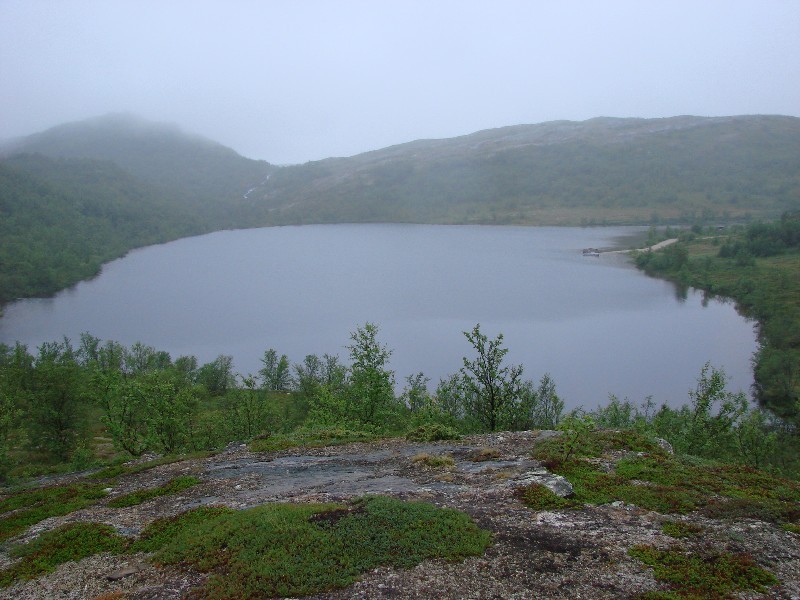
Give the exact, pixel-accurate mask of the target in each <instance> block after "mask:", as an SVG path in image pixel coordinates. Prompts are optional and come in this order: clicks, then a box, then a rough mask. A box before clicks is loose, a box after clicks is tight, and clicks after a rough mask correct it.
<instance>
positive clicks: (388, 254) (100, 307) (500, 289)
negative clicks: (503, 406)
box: [0, 225, 756, 408]
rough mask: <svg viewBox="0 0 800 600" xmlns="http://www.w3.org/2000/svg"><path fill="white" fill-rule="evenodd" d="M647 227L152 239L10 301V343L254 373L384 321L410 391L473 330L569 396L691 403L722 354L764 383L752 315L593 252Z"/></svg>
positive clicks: (735, 370) (745, 375)
mask: <svg viewBox="0 0 800 600" xmlns="http://www.w3.org/2000/svg"><path fill="white" fill-rule="evenodd" d="M635 231H637V230H635V229H631V228H526V227H482V226H429V225H321V226H303V227H277V228H267V229H250V230H240V231H223V232H217V233H212V234H209V235H204V236H199V237H194V238H188V239H183V240H179V241H176V242H171V243H169V244H163V245H160V246H152V247H149V248H144V249H141V250H136V251H134V252H131V253H130V254H129V255H128V256H126V257H125V258H122V259H120V260H117V261H114V262H112V263H109V264H107V265H106V266H105V267H104V268H103V271H102V273H101V274H100V275H99V276H98V277H97V278H95V279H94V280H92V281H87V282H83V283H80V284H78V285H77V286H75V287H74V288H72V289H70V290H67V291H64V292H62V293H60V294H59V295H57V296H56V297H54V298H49V299H34V300H23V301H19V302H16V303H14V304H11V305H9V306H7V307H6V311H5V316H3V317H2V318H0V341H2V342H5V343H13V342H14V341H17V340H19V341H21V342H23V343H26V344H28V346H29V347H30V348H33V347H35V346H37V345H38V344H40V343H41V342H43V341H53V340H59V339H61V338H62V337H63V336H67V337H69V338H71V339H72V340H73V341H74V342H77V341H78V338H79V335H80V333H81V332H83V331H88V332H90V333H92V334H93V335H95V336H97V337H99V338H101V339H104V340H105V339H113V340H117V341H119V342H121V343H123V344H125V345H130V344H132V343H134V342H136V341H141V342H144V343H146V344H148V345H151V346H154V347H156V348H157V349H159V350H166V351H168V352H169V353H170V354H171V355H172V357H173V358H177V357H178V356H180V355H189V354H194V355H195V356H197V357H198V359H199V360H200V362H201V363H204V362H208V361H211V360H213V359H214V358H215V357H216V356H217V355H219V354H229V355H232V356H233V357H234V365H235V368H236V370H237V371H238V372H240V373H243V374H247V373H255V372H257V371H258V369H259V368H260V366H261V364H260V359H261V357H262V356H263V353H264V351H265V350H266V349H268V348H275V349H276V350H278V352H279V353H285V354H287V355H288V356H289V359H290V360H291V361H292V362H300V361H302V359H303V357H304V356H305V355H306V354H312V353H313V354H319V355H322V354H323V353H329V354H339V355H340V356H341V357H342V359H344V360H345V361H346V359H347V350H346V349H345V346H346V345H347V344H348V343H349V333H350V332H351V331H353V330H355V328H356V327H357V326H359V325H361V324H363V323H365V322H367V321H370V322H373V323H376V324H378V325H379V327H380V340H381V341H382V342H383V343H384V344H385V345H387V346H388V347H389V348H391V349H393V355H392V361H391V367H392V368H393V369H394V370H395V372H396V374H397V380H398V383H400V384H402V382H403V380H404V378H405V377H406V376H407V375H410V374H412V373H416V372H418V371H423V372H424V373H425V374H426V375H427V376H429V377H431V380H432V381H431V384H430V387H431V389H433V388H435V386H436V383H437V382H438V380H439V378H440V377H444V376H446V375H448V374H450V373H455V372H456V371H457V370H458V369H459V367H460V366H461V357H462V356H465V355H468V356H471V355H472V352H471V347H470V346H469V344H468V342H467V341H466V339H465V337H464V335H463V333H462V332H463V331H465V330H470V329H472V327H473V326H474V325H475V323H480V324H481V328H482V331H483V332H484V333H486V334H487V335H489V336H491V337H494V336H495V335H496V334H498V333H501V332H502V333H503V334H504V335H505V342H506V346H507V347H508V348H509V353H508V355H507V359H508V360H509V361H510V362H511V363H514V364H523V365H524V366H525V374H526V376H527V377H528V378H530V379H534V380H537V381H538V379H539V377H540V376H541V375H542V374H544V373H545V372H549V373H550V374H551V375H552V376H553V378H554V380H555V382H556V385H557V389H558V392H559V394H560V395H561V396H562V398H564V400H565V402H566V403H567V406H568V407H575V406H578V405H583V406H585V407H587V408H594V407H595V406H597V405H598V404H600V403H604V402H605V401H606V400H607V398H608V395H609V394H610V393H613V394H616V395H617V396H619V397H621V398H623V397H628V398H630V399H631V400H634V401H637V402H638V401H641V400H643V399H644V398H645V397H646V396H649V395H652V396H653V398H654V400H655V401H656V402H658V403H662V402H668V403H670V404H672V405H679V404H681V403H683V402H685V401H686V400H687V391H688V390H689V389H692V388H694V385H695V383H696V379H697V376H698V374H699V373H700V370H701V368H702V367H703V364H704V363H705V362H706V361H711V363H712V364H713V365H714V366H716V367H721V368H724V369H725V371H726V372H727V373H728V375H729V376H730V377H731V383H730V384H729V389H731V390H734V391H738V390H743V391H747V390H748V389H749V386H750V385H751V384H752V372H751V369H750V359H751V356H752V354H753V352H754V351H755V349H756V342H755V333H754V330H753V324H752V323H751V322H748V321H746V320H745V319H743V318H742V317H741V316H739V315H738V314H737V313H736V311H735V310H734V308H733V306H732V305H731V304H725V303H721V302H718V301H710V302H708V303H704V302H703V301H702V294H701V293H699V292H695V291H691V290H690V291H689V293H688V295H687V296H686V297H685V298H680V297H679V295H677V294H676V291H675V288H674V286H673V285H672V284H670V283H667V282H664V281H660V280H657V279H652V278H649V277H646V276H644V275H642V274H641V273H640V272H638V271H637V270H635V269H634V268H633V267H632V266H630V264H629V262H628V260H627V258H625V257H624V255H612V254H604V255H602V256H601V257H600V258H589V257H583V256H581V249H582V248H584V247H604V246H610V245H613V244H614V243H615V240H616V239H617V238H618V237H619V236H623V235H626V234H627V235H629V234H631V233H633V232H635Z"/></svg>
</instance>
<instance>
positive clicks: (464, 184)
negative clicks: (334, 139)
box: [256, 116, 800, 225]
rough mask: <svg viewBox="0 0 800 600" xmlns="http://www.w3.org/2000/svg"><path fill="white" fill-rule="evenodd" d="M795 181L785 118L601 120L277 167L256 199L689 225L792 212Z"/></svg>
mask: <svg viewBox="0 0 800 600" xmlns="http://www.w3.org/2000/svg"><path fill="white" fill-rule="evenodd" d="M799 173H800V119H797V118H794V117H782V116H743V117H691V116H682V117H672V118H665V119H617V118H596V119H591V120H589V121H583V122H571V121H553V122H549V123H542V124H538V125H517V126H511V127H503V128H500V129H491V130H486V131H479V132H476V133H473V134H469V135H465V136H460V137H456V138H450V139H442V140H418V141H414V142H409V143H407V144H400V145H397V146H391V147H389V148H385V149H382V150H376V151H372V152H367V153H364V154H359V155H357V156H353V157H349V158H331V159H326V160H321V161H316V162H312V163H307V164H305V165H299V166H294V167H286V168H283V169H280V170H278V171H276V172H275V173H274V174H273V176H272V177H270V179H269V182H268V185H266V186H264V188H263V190H259V194H258V195H256V196H257V197H259V198H261V200H262V204H261V208H262V210H263V209H264V208H266V210H268V211H269V213H270V215H269V216H270V217H271V218H272V219H273V220H276V221H277V222H313V221H314V220H319V221H322V222H335V221H337V220H347V221H362V220H364V221H372V220H377V221H380V220H385V221H412V222H435V223H518V224H537V225H554V224H555V225H557V224H569V225H581V224H604V223H605V224H643V223H652V222H661V223H667V222H669V223H679V222H683V223H692V222H696V221H700V220H706V221H707V220H729V219H742V218H764V217H767V218H770V217H774V216H777V215H779V214H781V213H782V212H783V211H785V210H792V209H796V208H798V207H800V175H799ZM264 216H265V217H266V216H267V215H266V214H265V215H264ZM309 219H311V220H309Z"/></svg>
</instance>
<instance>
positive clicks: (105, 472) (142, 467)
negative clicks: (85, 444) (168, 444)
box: [86, 450, 215, 479]
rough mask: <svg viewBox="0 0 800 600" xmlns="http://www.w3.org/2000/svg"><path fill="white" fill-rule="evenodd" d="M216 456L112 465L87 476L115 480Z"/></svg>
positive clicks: (201, 454)
mask: <svg viewBox="0 0 800 600" xmlns="http://www.w3.org/2000/svg"><path fill="white" fill-rule="evenodd" d="M214 454H215V453H214V452H210V451H205V450H204V451H199V452H192V453H190V454H181V455H172V456H161V457H159V458H155V459H153V460H148V461H146V462H142V463H139V464H135V465H123V464H118V465H110V466H108V467H105V468H103V469H100V470H99V471H95V472H94V473H90V474H89V475H87V476H86V479H115V478H117V477H120V476H123V475H136V474H137V473H142V472H143V471H147V470H149V469H153V468H155V467H160V466H162V465H171V464H172V463H176V462H180V461H182V460H191V459H197V458H208V457H209V456H213V455H214Z"/></svg>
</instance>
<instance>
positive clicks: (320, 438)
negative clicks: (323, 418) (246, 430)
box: [248, 427, 376, 452]
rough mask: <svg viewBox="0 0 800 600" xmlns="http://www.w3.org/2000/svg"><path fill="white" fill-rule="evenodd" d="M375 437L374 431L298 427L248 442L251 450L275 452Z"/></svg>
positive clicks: (349, 442) (366, 440)
mask: <svg viewBox="0 0 800 600" xmlns="http://www.w3.org/2000/svg"><path fill="white" fill-rule="evenodd" d="M375 439H376V436H375V434H374V433H370V432H366V431H352V430H350V429H343V428H339V427H333V428H325V429H300V430H297V431H293V432H292V433H288V434H277V435H270V436H268V437H266V438H261V439H254V440H253V441H252V442H250V443H249V444H248V448H249V450H250V451H251V452H276V451H278V450H287V449H289V448H322V447H325V446H337V445H342V444H352V443H354V442H371V441H373V440H375Z"/></svg>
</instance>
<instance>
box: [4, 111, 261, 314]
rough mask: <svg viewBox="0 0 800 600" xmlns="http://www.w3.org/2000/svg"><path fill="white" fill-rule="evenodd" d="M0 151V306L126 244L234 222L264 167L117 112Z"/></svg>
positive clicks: (40, 291) (54, 284) (89, 272)
mask: <svg viewBox="0 0 800 600" xmlns="http://www.w3.org/2000/svg"><path fill="white" fill-rule="evenodd" d="M2 156H3V157H4V158H3V159H2V160H0V216H2V220H0V305H2V304H3V303H5V302H8V301H10V300H13V299H15V298H21V297H30V296H46V295H50V294H53V293H55V292H57V291H59V290H61V289H63V288H65V287H68V286H69V285H72V284H74V283H76V282H77V281H80V280H81V279H85V278H87V277H91V276H93V275H96V274H97V273H98V272H99V270H100V267H101V265H102V264H103V263H104V262H107V261H109V260H112V259H114V258H118V257H120V256H122V255H124V254H125V253H126V252H128V251H129V250H131V249H133V248H137V247H140V246H146V245H150V244H155V243H160V242H165V241H169V240H174V239H177V238H180V237H185V236H187V235H194V234H198V233H205V232H209V231H213V230H216V229H223V228H227V227H233V226H240V225H242V223H241V222H234V221H233V220H232V211H231V200H232V199H234V198H241V197H242V196H243V195H244V194H245V193H246V191H247V190H248V189H250V188H251V187H253V186H254V185H255V184H257V183H259V182H261V181H263V180H264V178H265V177H267V175H268V174H269V172H270V171H271V170H272V169H273V167H271V166H270V165H269V164H267V163H265V162H263V161H254V160H250V159H247V158H244V157H242V156H239V155H238V154H236V152H234V151H233V150H231V149H230V148H226V147H224V146H222V145H220V144H217V143H216V142H212V141H210V140H206V139H204V138H201V137H198V136H192V135H188V134H185V133H183V132H181V131H180V130H179V129H177V128H176V127H174V126H171V125H164V124H160V123H151V122H148V121H144V120H142V119H138V118H135V117H131V116H125V115H109V116H105V117H100V118H97V119H90V120H88V121H82V122H78V123H70V124H66V125H62V126H59V127H55V128H53V129H49V130H47V131H44V132H42V133H38V134H35V135H32V136H29V137H26V138H22V139H18V140H15V141H14V142H11V143H7V144H6V145H5V146H4V147H3V148H2Z"/></svg>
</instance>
